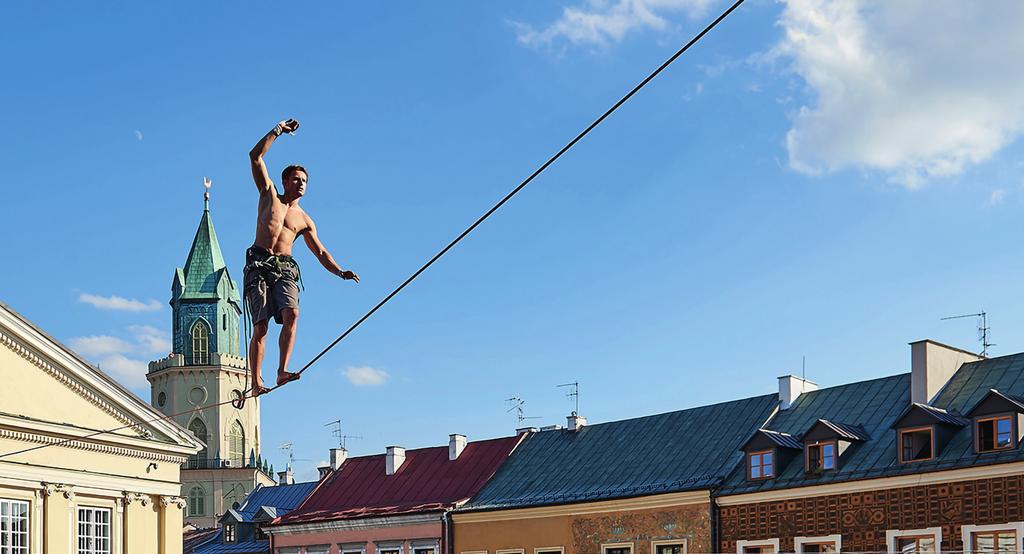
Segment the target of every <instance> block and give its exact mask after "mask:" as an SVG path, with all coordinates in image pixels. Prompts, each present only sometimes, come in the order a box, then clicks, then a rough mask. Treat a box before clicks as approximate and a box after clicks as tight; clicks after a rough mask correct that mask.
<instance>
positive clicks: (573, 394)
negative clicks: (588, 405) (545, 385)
mask: <svg viewBox="0 0 1024 554" xmlns="http://www.w3.org/2000/svg"><path fill="white" fill-rule="evenodd" d="M558 386H559V387H572V388H571V389H569V392H567V393H566V394H565V397H566V398H568V399H569V400H570V401H572V402H573V403H574V404H573V405H574V406H575V408H574V409H573V411H572V415H574V416H575V415H580V382H579V381H573V382H572V383H565V384H563V385H558Z"/></svg>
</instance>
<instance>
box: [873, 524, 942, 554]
mask: <svg viewBox="0 0 1024 554" xmlns="http://www.w3.org/2000/svg"><path fill="white" fill-rule="evenodd" d="M921 535H931V536H933V537H935V551H936V552H940V551H941V550H942V527H928V528H926V529H907V530H903V529H889V530H887V531H886V532H885V546H886V548H888V549H889V552H899V551H898V550H896V539H900V538H903V537H917V536H921Z"/></svg>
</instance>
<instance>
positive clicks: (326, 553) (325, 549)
mask: <svg viewBox="0 0 1024 554" xmlns="http://www.w3.org/2000/svg"><path fill="white" fill-rule="evenodd" d="M311 548H312V549H313V550H310V549H311ZM306 554H331V545H330V544H314V545H312V546H307V547H306Z"/></svg>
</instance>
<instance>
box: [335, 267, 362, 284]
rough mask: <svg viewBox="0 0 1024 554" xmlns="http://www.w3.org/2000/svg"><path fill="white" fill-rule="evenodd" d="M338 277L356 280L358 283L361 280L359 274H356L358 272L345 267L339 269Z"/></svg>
mask: <svg viewBox="0 0 1024 554" xmlns="http://www.w3.org/2000/svg"><path fill="white" fill-rule="evenodd" d="M338 277H341V278H342V279H344V280H346V281H355V282H357V283H358V282H359V276H358V275H356V272H355V271H352V270H349V269H343V270H341V271H339V272H338Z"/></svg>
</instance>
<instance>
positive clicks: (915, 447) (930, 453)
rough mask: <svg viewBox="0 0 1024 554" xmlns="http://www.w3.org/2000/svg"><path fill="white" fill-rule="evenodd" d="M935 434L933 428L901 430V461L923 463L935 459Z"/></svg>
mask: <svg viewBox="0 0 1024 554" xmlns="http://www.w3.org/2000/svg"><path fill="white" fill-rule="evenodd" d="M934 442H935V441H934V433H933V430H932V428H931V427H919V428H916V429H901V430H900V461H901V462H903V463H907V462H921V461H924V460H930V459H932V458H934V457H935V454H934V452H935V448H934Z"/></svg>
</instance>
